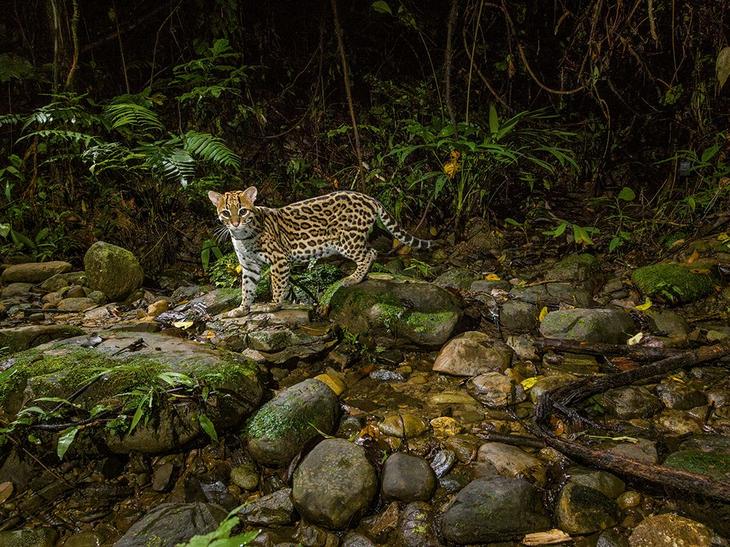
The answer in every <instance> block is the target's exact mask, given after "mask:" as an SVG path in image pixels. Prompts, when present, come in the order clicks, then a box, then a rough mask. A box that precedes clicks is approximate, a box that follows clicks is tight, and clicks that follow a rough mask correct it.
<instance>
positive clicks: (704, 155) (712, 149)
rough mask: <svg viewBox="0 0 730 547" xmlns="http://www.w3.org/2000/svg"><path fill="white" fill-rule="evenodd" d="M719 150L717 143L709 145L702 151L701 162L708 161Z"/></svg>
mask: <svg viewBox="0 0 730 547" xmlns="http://www.w3.org/2000/svg"><path fill="white" fill-rule="evenodd" d="M719 151H720V147H719V146H718V145H717V144H714V145H712V146H710V147H709V148H708V149H707V150H705V151H704V152H702V158H701V161H702V163H707V162H709V161H710V160H711V159H712V158H714V157H715V154H717V153H718V152H719Z"/></svg>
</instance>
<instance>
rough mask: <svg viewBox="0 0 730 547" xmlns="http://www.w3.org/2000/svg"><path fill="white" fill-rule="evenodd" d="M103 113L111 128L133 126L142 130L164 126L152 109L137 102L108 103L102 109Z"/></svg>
mask: <svg viewBox="0 0 730 547" xmlns="http://www.w3.org/2000/svg"><path fill="white" fill-rule="evenodd" d="M104 115H105V116H106V117H107V118H108V119H109V121H110V122H111V124H112V129H119V128H120V127H133V128H137V129H139V130H142V131H161V130H162V129H163V128H164V126H163V125H162V122H161V121H160V118H159V117H158V116H157V114H156V113H155V112H154V111H152V110H150V109H149V108H147V107H145V106H142V105H139V104H134V103H118V104H110V105H107V107H106V108H105V109H104Z"/></svg>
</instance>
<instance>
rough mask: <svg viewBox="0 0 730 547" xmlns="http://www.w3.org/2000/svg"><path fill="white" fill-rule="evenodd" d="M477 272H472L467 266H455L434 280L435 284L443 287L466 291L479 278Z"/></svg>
mask: <svg viewBox="0 0 730 547" xmlns="http://www.w3.org/2000/svg"><path fill="white" fill-rule="evenodd" d="M477 277H478V276H477V274H474V273H472V272H471V271H470V270H467V269H466V268H453V269H450V270H446V271H445V272H444V273H442V274H441V275H440V276H438V277H437V278H436V279H434V280H433V284H434V285H436V286H438V287H441V288H442V289H456V290H457V291H465V290H467V289H469V287H470V286H471V284H472V282H473V281H474V280H475V279H476V278H477Z"/></svg>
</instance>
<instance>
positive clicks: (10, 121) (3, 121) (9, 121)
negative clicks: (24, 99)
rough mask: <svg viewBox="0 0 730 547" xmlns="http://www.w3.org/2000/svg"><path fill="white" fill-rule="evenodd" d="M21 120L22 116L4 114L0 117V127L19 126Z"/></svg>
mask: <svg viewBox="0 0 730 547" xmlns="http://www.w3.org/2000/svg"><path fill="white" fill-rule="evenodd" d="M23 119H24V116H22V115H21V114H5V115H3V116H0V127H4V126H6V125H16V124H19V123H20V122H22V121H23Z"/></svg>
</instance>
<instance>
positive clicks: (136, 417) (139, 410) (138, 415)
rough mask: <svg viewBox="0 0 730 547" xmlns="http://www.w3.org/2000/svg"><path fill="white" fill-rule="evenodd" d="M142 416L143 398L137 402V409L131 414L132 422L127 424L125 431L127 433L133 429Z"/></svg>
mask: <svg viewBox="0 0 730 547" xmlns="http://www.w3.org/2000/svg"><path fill="white" fill-rule="evenodd" d="M142 416H144V400H142V401H141V402H140V403H139V405H138V406H137V410H136V411H135V413H134V416H132V423H131V424H129V431H127V435H129V434H130V433H132V431H134V428H135V427H137V424H138V423H139V421H140V420H141V419H142Z"/></svg>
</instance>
